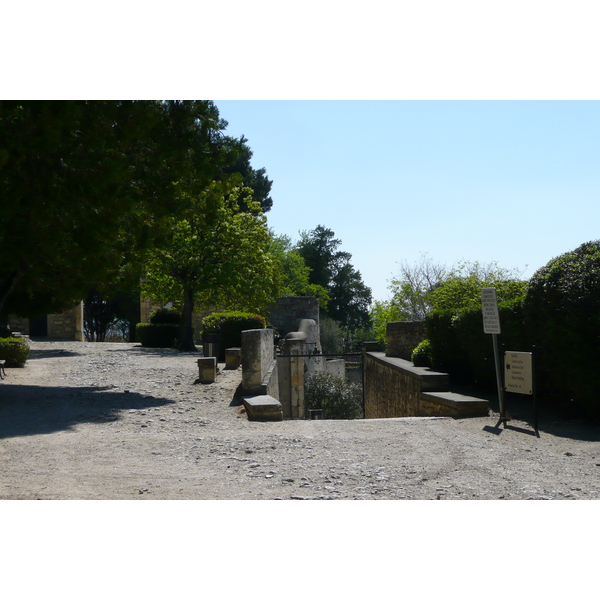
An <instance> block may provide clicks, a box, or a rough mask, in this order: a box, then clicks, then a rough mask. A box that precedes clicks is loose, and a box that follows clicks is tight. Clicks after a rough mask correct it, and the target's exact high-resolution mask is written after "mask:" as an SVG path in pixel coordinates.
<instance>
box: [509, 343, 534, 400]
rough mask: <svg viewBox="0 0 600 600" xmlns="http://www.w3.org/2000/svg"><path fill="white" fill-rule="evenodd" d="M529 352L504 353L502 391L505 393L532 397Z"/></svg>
mask: <svg viewBox="0 0 600 600" xmlns="http://www.w3.org/2000/svg"><path fill="white" fill-rule="evenodd" d="M532 364H533V363H532V354H531V352H505V353H504V389H505V390H506V391H507V392H515V393H517V394H525V395H528V396H531V395H533V367H532Z"/></svg>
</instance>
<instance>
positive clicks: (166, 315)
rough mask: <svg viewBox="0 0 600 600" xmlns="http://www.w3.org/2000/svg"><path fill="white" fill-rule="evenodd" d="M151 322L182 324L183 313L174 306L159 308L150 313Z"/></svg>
mask: <svg viewBox="0 0 600 600" xmlns="http://www.w3.org/2000/svg"><path fill="white" fill-rule="evenodd" d="M149 321H150V323H153V324H157V323H171V324H173V325H181V313H180V312H179V311H177V310H175V309H173V308H157V309H156V310H155V311H154V312H152V313H151V314H150V319H149Z"/></svg>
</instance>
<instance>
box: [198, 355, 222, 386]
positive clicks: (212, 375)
mask: <svg viewBox="0 0 600 600" xmlns="http://www.w3.org/2000/svg"><path fill="white" fill-rule="evenodd" d="M216 378H217V358H216V357H215V356H209V357H205V358H199V359H198V379H199V380H200V383H214V381H215V379H216Z"/></svg>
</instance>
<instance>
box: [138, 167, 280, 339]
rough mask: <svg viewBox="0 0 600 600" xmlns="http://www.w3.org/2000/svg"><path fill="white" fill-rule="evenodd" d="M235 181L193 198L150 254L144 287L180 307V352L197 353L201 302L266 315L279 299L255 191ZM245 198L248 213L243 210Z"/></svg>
mask: <svg viewBox="0 0 600 600" xmlns="http://www.w3.org/2000/svg"><path fill="white" fill-rule="evenodd" d="M236 183H238V178H237V177H230V178H228V179H226V180H224V181H213V182H212V183H211V184H210V185H209V186H208V188H206V189H205V190H204V191H203V192H201V193H199V194H196V195H195V196H193V197H190V198H189V199H188V202H189V206H188V209H187V210H186V211H185V212H182V213H180V214H179V215H177V216H172V217H170V218H169V219H168V222H167V226H166V228H165V237H164V239H163V243H162V244H161V246H160V247H157V248H156V249H154V250H153V251H152V253H151V258H150V261H149V263H148V269H147V273H146V279H145V281H144V284H143V286H142V289H143V291H144V293H145V295H147V296H148V297H150V298H152V299H155V300H157V301H159V302H161V303H166V302H168V301H177V302H180V303H181V305H182V311H181V312H182V325H181V331H180V336H179V348H180V349H181V350H194V349H195V346H194V341H193V331H192V313H193V311H194V307H195V305H196V304H197V303H200V304H201V305H202V306H203V307H204V308H207V307H211V306H221V307H224V308H236V309H239V310H248V311H252V312H257V313H263V312H264V311H265V310H266V307H267V306H268V305H269V304H270V303H272V302H273V301H274V300H275V298H276V296H277V292H278V289H277V279H276V277H275V276H274V274H275V269H276V267H275V262H274V261H273V260H272V257H271V256H270V254H269V252H268V249H269V243H270V236H269V231H268V229H267V226H266V222H265V218H264V216H262V214H260V211H259V205H258V203H257V204H252V203H251V200H250V198H251V190H250V189H249V188H243V187H241V186H240V185H236ZM241 195H244V196H245V201H244V202H245V203H246V205H247V207H248V208H249V209H250V210H249V211H242V210H241V209H240V205H239V199H240V196H241ZM256 213H258V214H256Z"/></svg>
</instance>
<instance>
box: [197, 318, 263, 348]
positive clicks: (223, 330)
mask: <svg viewBox="0 0 600 600" xmlns="http://www.w3.org/2000/svg"><path fill="white" fill-rule="evenodd" d="M266 326H267V323H266V320H265V318H264V317H261V316H260V315H256V314H253V313H247V312H240V311H228V312H215V313H212V314H211V315H208V316H207V317H204V319H203V321H202V333H203V335H204V334H209V335H214V334H219V335H220V336H221V341H220V344H219V359H220V360H225V349H226V348H239V347H240V346H241V345H242V331H246V330H248V329H264V328H265V327H266Z"/></svg>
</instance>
